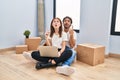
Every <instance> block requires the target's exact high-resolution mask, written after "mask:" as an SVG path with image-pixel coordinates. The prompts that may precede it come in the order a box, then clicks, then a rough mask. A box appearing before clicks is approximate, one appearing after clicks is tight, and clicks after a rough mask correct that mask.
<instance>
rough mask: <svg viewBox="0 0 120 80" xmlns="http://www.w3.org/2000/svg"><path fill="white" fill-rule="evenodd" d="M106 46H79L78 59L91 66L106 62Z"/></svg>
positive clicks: (86, 44)
mask: <svg viewBox="0 0 120 80" xmlns="http://www.w3.org/2000/svg"><path fill="white" fill-rule="evenodd" d="M104 56H105V46H102V45H96V44H90V43H84V44H79V45H77V59H78V60H79V61H81V62H84V63H87V64H89V65H92V66H94V65H97V64H100V63H103V62H104Z"/></svg>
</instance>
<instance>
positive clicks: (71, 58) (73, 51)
mask: <svg viewBox="0 0 120 80" xmlns="http://www.w3.org/2000/svg"><path fill="white" fill-rule="evenodd" d="M71 50H72V56H71V57H70V58H69V59H68V60H67V61H65V62H64V63H63V64H62V66H63V65H68V66H70V65H71V64H72V62H73V61H74V59H75V56H76V51H75V50H74V49H71Z"/></svg>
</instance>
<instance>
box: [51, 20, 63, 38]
mask: <svg viewBox="0 0 120 80" xmlns="http://www.w3.org/2000/svg"><path fill="white" fill-rule="evenodd" d="M55 19H58V20H59V21H60V24H61V26H60V27H59V37H61V36H62V21H61V20H60V18H53V19H52V21H51V25H50V37H53V34H54V33H55V29H54V27H53V26H52V23H53V21H54V20H55Z"/></svg>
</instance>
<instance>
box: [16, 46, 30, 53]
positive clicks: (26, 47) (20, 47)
mask: <svg viewBox="0 0 120 80" xmlns="http://www.w3.org/2000/svg"><path fill="white" fill-rule="evenodd" d="M23 51H28V46H27V45H17V46H16V53H17V54H20V53H23Z"/></svg>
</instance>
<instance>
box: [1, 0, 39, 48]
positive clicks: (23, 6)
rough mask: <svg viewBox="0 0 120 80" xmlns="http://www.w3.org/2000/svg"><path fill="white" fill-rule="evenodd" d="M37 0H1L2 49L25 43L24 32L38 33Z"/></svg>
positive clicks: (33, 34)
mask: <svg viewBox="0 0 120 80" xmlns="http://www.w3.org/2000/svg"><path fill="white" fill-rule="evenodd" d="M36 1H37V0H0V49H2V48H9V47H14V46H15V45H19V44H24V38H25V37H24V35H23V32H24V30H26V29H29V30H30V31H31V35H30V36H36V35H37V30H36V28H37V25H36V23H37V21H36V20H37V13H36V12H37V11H36V9H37V2H36Z"/></svg>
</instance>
